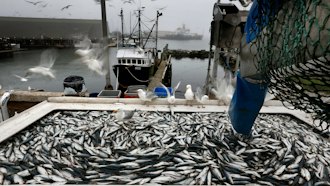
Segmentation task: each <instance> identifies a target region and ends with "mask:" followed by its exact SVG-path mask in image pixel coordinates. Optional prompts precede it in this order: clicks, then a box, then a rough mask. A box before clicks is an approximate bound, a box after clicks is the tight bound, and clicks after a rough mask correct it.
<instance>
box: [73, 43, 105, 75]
mask: <svg viewBox="0 0 330 186" xmlns="http://www.w3.org/2000/svg"><path fill="white" fill-rule="evenodd" d="M80 44H81V47H80V49H77V50H76V51H75V53H76V54H77V55H79V56H80V57H81V61H82V62H83V63H84V64H85V65H87V67H88V68H89V69H90V70H92V71H93V72H96V73H97V74H99V75H100V76H104V75H106V74H107V72H108V71H107V69H106V68H105V65H104V62H105V60H104V57H105V56H104V52H105V50H107V48H106V47H104V48H102V47H101V46H100V47H94V48H92V41H91V40H90V39H89V38H87V37H85V38H84V39H83V40H82V41H81V42H80Z"/></svg>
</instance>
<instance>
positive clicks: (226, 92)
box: [211, 71, 234, 105]
mask: <svg viewBox="0 0 330 186" xmlns="http://www.w3.org/2000/svg"><path fill="white" fill-rule="evenodd" d="M213 84H214V86H215V87H214V88H212V89H211V93H212V94H213V95H214V96H215V97H216V99H217V100H218V101H219V104H224V105H229V103H230V100H231V98H232V96H233V93H234V87H233V85H232V84H231V72H229V71H228V72H226V75H225V76H224V77H223V78H221V79H216V80H213Z"/></svg>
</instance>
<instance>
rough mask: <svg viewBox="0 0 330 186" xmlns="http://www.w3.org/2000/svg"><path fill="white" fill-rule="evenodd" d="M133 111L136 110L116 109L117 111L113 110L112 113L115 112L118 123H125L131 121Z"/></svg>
mask: <svg viewBox="0 0 330 186" xmlns="http://www.w3.org/2000/svg"><path fill="white" fill-rule="evenodd" d="M135 111H136V110H123V109H118V110H114V111H113V112H115V118H116V119H117V120H118V121H125V120H129V119H131V118H132V117H133V115H134V113H135Z"/></svg>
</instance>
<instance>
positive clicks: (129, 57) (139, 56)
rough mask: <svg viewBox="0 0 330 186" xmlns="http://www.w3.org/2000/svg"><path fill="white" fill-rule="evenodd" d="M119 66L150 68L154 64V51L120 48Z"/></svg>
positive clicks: (118, 52)
mask: <svg viewBox="0 0 330 186" xmlns="http://www.w3.org/2000/svg"><path fill="white" fill-rule="evenodd" d="M117 60H118V61H117V63H118V65H127V66H132V65H134V66H141V67H150V66H152V65H153V64H154V56H153V51H152V50H151V49H150V50H148V49H142V48H140V47H136V48H131V47H130V48H119V49H118V51H117Z"/></svg>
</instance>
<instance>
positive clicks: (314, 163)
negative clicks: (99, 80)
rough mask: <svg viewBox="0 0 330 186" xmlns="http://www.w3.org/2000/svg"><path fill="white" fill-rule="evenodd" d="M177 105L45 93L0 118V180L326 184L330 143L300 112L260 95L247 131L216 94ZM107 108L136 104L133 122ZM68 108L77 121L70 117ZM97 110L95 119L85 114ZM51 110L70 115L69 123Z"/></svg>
mask: <svg viewBox="0 0 330 186" xmlns="http://www.w3.org/2000/svg"><path fill="white" fill-rule="evenodd" d="M185 104H186V101H185V100H183V99H178V100H177V101H176V103H175V105H168V104H167V101H166V99H157V100H155V101H154V102H152V103H150V104H148V105H144V102H142V101H140V100H139V99H133V98H132V99H120V98H118V99H116V98H111V99H109V98H79V97H54V98H49V99H48V100H47V101H44V102H42V103H40V104H38V105H36V106H34V107H32V108H30V109H28V110H26V111H24V112H22V113H20V114H18V115H16V116H14V117H12V118H10V119H8V120H6V121H5V122H3V123H1V124H0V133H1V134H0V142H1V143H2V144H0V160H1V161H0V178H1V179H0V182H2V183H6V184H12V183H15V184H22V183H30V184H44V183H68V184H145V183H154V184H185V185H187V184H208V185H209V184H226V183H229V184H248V183H256V184H261V185H276V184H304V183H311V184H316V185H317V184H329V182H327V180H328V179H329V174H328V173H329V171H330V169H329V165H330V141H329V139H326V138H323V137H321V136H317V134H316V133H315V132H313V130H312V129H311V128H312V120H311V118H310V116H308V115H307V114H305V113H303V112H300V111H296V110H289V109H287V108H285V107H283V106H282V105H281V103H279V102H276V101H270V102H267V103H265V105H264V107H263V108H262V110H261V113H263V114H261V116H260V117H259V118H258V119H257V120H258V121H257V123H256V125H255V127H254V130H253V133H252V138H245V137H242V136H240V135H236V134H234V133H233V131H232V129H231V128H230V124H229V121H228V118H227V116H226V112H227V110H228V106H221V105H218V101H215V100H209V101H208V102H207V103H206V104H205V105H200V104H197V103H193V105H185ZM116 109H124V110H135V109H136V110H137V111H136V112H137V114H138V116H136V117H135V118H136V121H116V120H115V119H113V116H111V112H112V111H113V110H116ZM96 111H100V112H96ZM71 112H72V113H71ZM160 113H164V116H160V118H158V115H159V114H160ZM170 113H172V115H171V114H170ZM173 113H174V114H173ZM176 114H178V115H176ZM75 115H76V116H79V115H80V116H79V117H82V118H84V119H81V121H79V122H80V123H79V124H75V123H71V124H70V122H72V117H73V116H75ZM98 115H100V117H101V118H102V117H103V118H102V119H96V120H95V122H93V121H92V120H89V119H90V118H93V117H96V118H97V116H98ZM268 115H283V116H281V117H279V118H275V119H274V120H273V119H271V118H272V117H269V116H268ZM59 116H63V117H64V118H71V120H70V122H69V124H68V123H67V122H64V124H63V121H61V119H60V118H58V117H59ZM172 116H173V117H172ZM133 118H134V117H133ZM203 118H208V119H205V121H204V119H203ZM292 118H295V119H292ZM49 119H50V120H53V121H49V122H48V120H49ZM148 119H150V121H149V120H148ZM281 119H283V121H282V120H281ZM73 120H75V119H73ZM295 120H296V121H295ZM298 120H299V121H298ZM269 121H276V123H269ZM164 122H165V123H164ZM166 122H168V123H166ZM291 123H292V124H291ZM306 124H307V125H306ZM309 125H311V126H309ZM62 126H63V127H66V128H64V129H61V130H59V128H61V127H62ZM299 126H300V127H299ZM70 127H73V128H70ZM46 128H47V130H46ZM23 129H25V130H23ZM35 130H40V131H38V132H36V131H35ZM57 130H59V131H57ZM74 131H75V132H76V133H74ZM77 131H78V132H77ZM79 131H80V132H79ZM91 131H93V132H91ZM49 132H50V133H49ZM31 133H33V135H32V137H31ZM55 133H56V134H55ZM82 134H84V135H82ZM34 135H36V136H38V139H34V138H36V136H34ZM39 135H40V136H39ZM61 135H63V136H61ZM93 135H94V136H93ZM162 135H163V136H162ZM16 136H17V137H16ZM86 136H92V137H86ZM105 136H107V137H105ZM155 136H157V137H155ZM87 138H88V139H87ZM55 139H56V140H57V141H56V145H54V144H55V142H54V141H55ZM49 140H50V141H52V142H49ZM53 140H54V141H53ZM84 140H85V141H84ZM86 141H87V142H86ZM27 144H30V145H31V144H33V147H31V148H28V147H26V145H27ZM45 144H46V145H45ZM15 145H16V146H15ZM55 146H56V147H57V148H55ZM58 147H60V148H58ZM25 148H28V149H25ZM18 149H19V151H18ZM12 154H15V156H13V155H12ZM31 154H33V155H34V156H35V158H32V155H31ZM47 157H49V158H50V159H47ZM59 160H61V161H62V160H63V162H61V161H59ZM1 176H2V177H1Z"/></svg>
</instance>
